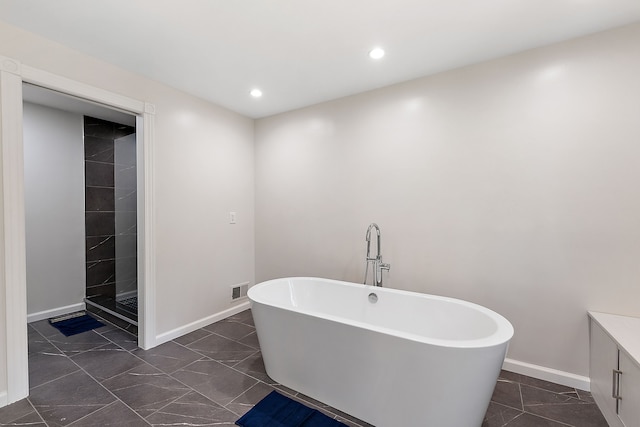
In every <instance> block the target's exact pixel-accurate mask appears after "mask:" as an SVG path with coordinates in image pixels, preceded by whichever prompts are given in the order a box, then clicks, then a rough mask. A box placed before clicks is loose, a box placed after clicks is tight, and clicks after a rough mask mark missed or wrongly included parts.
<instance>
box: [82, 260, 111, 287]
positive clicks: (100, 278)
mask: <svg viewBox="0 0 640 427" xmlns="http://www.w3.org/2000/svg"><path fill="white" fill-rule="evenodd" d="M115 280H116V277H115V260H113V259H110V260H101V261H92V262H88V263H87V286H94V285H104V284H107V283H112V282H115Z"/></svg>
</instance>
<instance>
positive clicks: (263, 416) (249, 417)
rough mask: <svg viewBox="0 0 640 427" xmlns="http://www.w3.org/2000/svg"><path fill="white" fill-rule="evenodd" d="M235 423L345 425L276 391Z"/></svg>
mask: <svg viewBox="0 0 640 427" xmlns="http://www.w3.org/2000/svg"><path fill="white" fill-rule="evenodd" d="M236 424H237V425H239V426H240V427H347V426H346V425H345V424H343V423H341V422H339V421H336V420H334V419H333V418H329V417H328V416H326V415H325V414H323V413H322V412H320V411H317V410H315V409H311V408H309V407H307V406H305V405H303V404H302V403H298V402H296V401H295V400H291V399H289V398H288V397H286V396H283V395H281V394H280V393H278V392H276V391H272V392H271V393H269V395H268V396H267V397H265V398H264V399H262V400H261V401H260V402H258V403H257V404H256V406H254V407H253V408H252V409H251V410H250V411H249V412H247V413H246V414H244V415H243V416H242V417H241V418H240V419H239V420H238V421H236Z"/></svg>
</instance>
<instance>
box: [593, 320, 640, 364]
mask: <svg viewBox="0 0 640 427" xmlns="http://www.w3.org/2000/svg"><path fill="white" fill-rule="evenodd" d="M589 317H591V319H593V321H594V322H596V323H597V324H598V325H600V326H601V327H602V329H604V330H605V331H606V332H607V334H609V336H610V337H611V338H612V339H613V340H614V341H615V342H616V343H617V344H618V347H620V348H621V349H622V350H624V352H625V353H627V354H628V355H629V356H630V357H631V358H632V359H633V360H634V361H635V362H636V364H637V365H639V366H640V317H631V316H620V315H618V314H609V313H599V312H597V311H589Z"/></svg>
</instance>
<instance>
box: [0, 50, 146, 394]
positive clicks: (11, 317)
mask: <svg viewBox="0 0 640 427" xmlns="http://www.w3.org/2000/svg"><path fill="white" fill-rule="evenodd" d="M23 82H27V83H32V84H35V85H38V86H42V87H45V88H48V89H54V90H57V91H59V92H62V93H65V94H69V95H73V96H76V97H79V98H82V99H85V100H89V101H93V102H98V103H100V104H103V105H106V106H109V107H112V108H117V109H120V110H123V111H126V112H129V113H133V114H135V115H136V116H137V121H138V123H140V120H142V121H143V128H144V130H143V146H144V147H143V150H144V153H145V154H144V170H145V175H144V179H145V181H144V193H145V196H144V200H143V203H142V204H141V203H139V204H138V207H139V208H140V206H141V205H142V206H143V213H142V215H143V219H144V227H143V229H144V231H143V233H144V240H143V241H142V242H141V241H140V240H139V241H138V243H139V245H140V243H142V245H141V246H142V247H141V246H139V250H140V251H141V252H140V254H139V255H138V259H139V260H141V263H142V264H143V266H141V267H140V268H139V270H142V272H143V273H142V275H140V276H139V279H140V278H141V279H142V280H141V281H139V283H138V286H139V289H140V290H141V291H142V296H143V298H142V299H141V302H140V307H141V310H140V311H141V313H140V314H141V315H140V316H139V320H140V322H141V323H142V328H141V331H142V332H141V333H140V336H139V337H138V344H139V345H140V346H141V347H143V348H151V347H153V346H155V345H156V340H155V330H156V328H155V321H156V316H155V304H156V301H155V297H156V292H155V248H154V247H153V245H154V233H155V230H154V227H155V221H154V210H155V204H154V201H153V194H154V193H153V164H152V162H153V161H154V160H153V156H152V153H153V148H152V146H153V142H154V141H153V137H154V123H155V122H154V114H155V106H154V105H153V104H150V103H145V102H143V101H138V100H135V99H132V98H128V97H126V96H123V95H119V94H116V93H113V92H109V91H107V90H104V89H100V88H97V87H94V86H90V85H87V84H84V83H81V82H77V81H74V80H71V79H68V78H66V77H62V76H58V75H55V74H52V73H49V72H46V71H43V70H39V69H36V68H33V67H30V66H27V65H24V64H21V63H20V62H19V61H16V60H14V59H11V58H7V57H4V56H0V85H1V87H0V148H1V152H2V183H1V185H2V189H1V190H2V191H1V192H0V194H1V196H2V206H1V207H2V209H3V215H4V217H3V222H4V223H3V224H1V225H2V226H3V227H4V228H3V230H4V241H3V242H0V244H3V245H4V247H3V249H4V267H5V268H4V270H5V271H4V274H3V275H0V292H2V291H4V292H5V295H6V298H5V305H6V307H5V313H6V321H5V322H0V325H2V324H4V325H3V326H0V327H5V328H6V330H5V333H6V335H5V336H6V340H7V341H6V343H2V344H4V346H5V349H6V358H5V360H6V366H2V367H0V369H3V370H5V372H6V373H7V383H6V384H0V392H4V391H5V390H6V395H7V398H6V403H5V404H9V403H13V402H15V401H17V400H20V399H22V398H24V397H26V396H28V393H29V377H28V372H29V370H28V358H27V341H28V340H27V297H26V253H25V216H24V173H23V169H24V159H23V150H22V103H23V100H22V83H23ZM139 231H140V230H139ZM146 245H149V247H146ZM139 332H140V331H139ZM0 347H1V346H0ZM1 404H2V402H1V401H0V405H1Z"/></svg>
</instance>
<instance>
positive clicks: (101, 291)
mask: <svg viewBox="0 0 640 427" xmlns="http://www.w3.org/2000/svg"><path fill="white" fill-rule="evenodd" d="M86 292H87V298H89V297H95V296H104V297H109V298H115V297H116V284H115V282H109V283H105V284H104V285H95V286H87V289H86Z"/></svg>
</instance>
